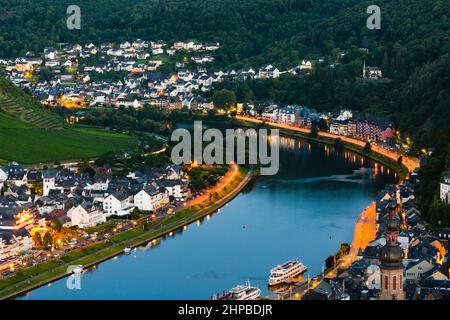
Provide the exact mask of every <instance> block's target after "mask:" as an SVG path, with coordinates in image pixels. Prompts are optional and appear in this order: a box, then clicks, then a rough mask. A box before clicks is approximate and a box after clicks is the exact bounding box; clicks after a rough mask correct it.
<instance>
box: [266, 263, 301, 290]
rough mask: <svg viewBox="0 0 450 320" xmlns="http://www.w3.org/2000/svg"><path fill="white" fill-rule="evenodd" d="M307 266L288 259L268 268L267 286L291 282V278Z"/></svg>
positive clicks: (298, 274) (299, 273) (294, 277)
mask: <svg viewBox="0 0 450 320" xmlns="http://www.w3.org/2000/svg"><path fill="white" fill-rule="evenodd" d="M307 270H308V268H307V267H306V266H305V265H304V264H303V263H301V262H300V261H298V260H289V261H286V262H285V263H283V264H281V265H278V266H276V267H275V268H272V269H271V270H270V276H269V286H276V285H279V284H286V283H290V282H293V279H296V277H298V276H300V275H302V274H303V273H305V272H306V271H307Z"/></svg>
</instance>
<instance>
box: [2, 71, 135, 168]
mask: <svg viewBox="0 0 450 320" xmlns="http://www.w3.org/2000/svg"><path fill="white" fill-rule="evenodd" d="M11 85H12V84H10V83H7V82H6V80H4V79H0V163H5V162H7V161H18V162H20V163H23V164H34V163H42V162H53V161H55V160H59V161H61V160H78V159H85V158H95V157H98V156H100V155H102V154H105V153H107V152H109V151H112V152H121V151H128V150H131V149H133V148H134V147H135V146H136V144H137V141H136V138H134V137H130V136H127V135H123V134H118V133H114V132H110V131H107V130H104V129H103V128H96V127H81V126H77V127H69V126H67V125H66V124H65V122H64V120H63V119H62V118H60V117H59V116H58V115H56V114H54V113H53V112H51V110H48V109H46V108H45V107H44V106H42V105H40V104H39V102H37V101H36V100H34V98H32V97H31V96H29V95H27V94H26V93H25V92H23V91H21V90H20V89H18V88H15V87H11Z"/></svg>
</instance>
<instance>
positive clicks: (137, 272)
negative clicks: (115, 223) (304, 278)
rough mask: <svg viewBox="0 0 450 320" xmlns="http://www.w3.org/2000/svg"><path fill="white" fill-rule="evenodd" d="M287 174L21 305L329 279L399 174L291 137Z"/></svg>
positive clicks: (283, 160) (283, 164)
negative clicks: (301, 273)
mask: <svg viewBox="0 0 450 320" xmlns="http://www.w3.org/2000/svg"><path fill="white" fill-rule="evenodd" d="M281 145H282V148H281V150H280V171H279V173H278V174H277V175H276V176H270V177H260V178H258V179H257V180H256V181H254V182H252V183H251V185H249V186H248V187H247V188H246V190H245V191H244V192H242V193H241V194H240V195H239V196H238V197H236V198H235V199H234V200H233V201H231V202H230V203H229V204H228V205H226V206H225V207H223V208H222V209H221V210H220V212H218V213H216V214H214V215H212V216H210V217H207V218H205V219H203V220H202V221H197V223H194V224H191V225H189V226H188V227H187V229H186V230H184V231H182V232H178V233H175V234H174V235H173V236H171V237H165V238H164V239H161V241H158V242H157V243H153V244H152V243H150V244H149V245H147V246H143V247H140V248H137V249H136V250H135V251H133V252H132V253H131V254H130V255H120V256H118V257H116V258H115V259H112V260H109V261H106V262H103V263H101V264H100V265H98V266H96V268H95V269H93V270H91V271H88V272H86V273H85V274H83V275H82V277H81V289H80V290H69V289H67V285H66V281H67V279H61V280H59V281H56V282H54V283H52V284H50V285H47V286H44V287H41V288H38V289H36V290H34V291H31V292H29V293H28V294H26V295H25V296H23V297H20V298H19V299H209V298H210V296H211V295H213V294H215V293H218V292H222V291H223V290H229V289H230V288H231V287H233V286H234V285H236V284H239V283H244V282H246V281H248V280H249V281H250V282H251V284H252V285H255V286H258V287H259V288H261V290H262V291H263V295H267V294H269V291H268V290H267V277H268V274H269V270H270V268H272V267H274V266H275V265H277V264H279V263H282V262H284V261H285V260H288V259H299V260H301V261H302V262H303V263H304V264H306V265H307V266H308V267H309V275H311V276H314V275H316V274H318V273H320V272H321V269H322V265H323V264H324V260H325V258H326V257H327V256H329V255H330V254H333V253H335V252H336V251H337V250H338V248H339V244H340V243H342V242H351V240H352V237H353V225H354V222H355V221H356V219H357V217H358V215H359V213H360V212H361V211H362V210H363V209H364V208H365V207H366V206H367V205H368V204H369V203H370V202H371V201H372V200H373V199H374V198H375V196H376V193H377V191H378V190H380V189H381V188H382V187H383V186H384V185H385V184H386V183H393V182H394V181H395V176H394V173H393V172H389V170H388V169H387V168H385V167H382V166H380V165H375V164H374V163H373V162H372V161H370V160H368V159H363V157H361V156H359V155H356V154H353V153H351V152H342V153H339V154H337V153H335V152H334V151H333V150H332V148H330V147H326V146H323V145H318V144H312V143H307V142H304V141H299V140H294V139H287V138H282V141H281Z"/></svg>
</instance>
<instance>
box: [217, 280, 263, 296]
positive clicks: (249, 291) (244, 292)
mask: <svg viewBox="0 0 450 320" xmlns="http://www.w3.org/2000/svg"><path fill="white" fill-rule="evenodd" d="M260 297H261V290H260V289H259V288H257V287H252V286H251V285H250V282H247V283H246V284H239V285H237V286H235V287H233V288H232V289H231V290H230V291H229V292H225V291H224V292H223V293H222V295H219V294H217V295H216V296H212V297H211V300H256V299H259V298H260Z"/></svg>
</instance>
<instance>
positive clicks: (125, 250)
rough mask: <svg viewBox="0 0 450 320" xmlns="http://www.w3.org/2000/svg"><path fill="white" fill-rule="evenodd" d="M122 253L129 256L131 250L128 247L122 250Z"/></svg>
mask: <svg viewBox="0 0 450 320" xmlns="http://www.w3.org/2000/svg"><path fill="white" fill-rule="evenodd" d="M123 252H124V253H126V254H129V253H130V252H131V248H130V247H126V248H124V249H123Z"/></svg>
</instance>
